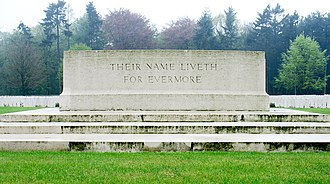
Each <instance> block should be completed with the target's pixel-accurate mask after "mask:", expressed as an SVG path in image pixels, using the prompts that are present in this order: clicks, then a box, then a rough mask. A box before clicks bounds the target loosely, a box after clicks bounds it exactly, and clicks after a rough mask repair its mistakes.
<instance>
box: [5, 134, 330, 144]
mask: <svg viewBox="0 0 330 184" xmlns="http://www.w3.org/2000/svg"><path fill="white" fill-rule="evenodd" d="M43 141H44V142H65V141H70V142H288V143H289V142H290V143H330V135H329V134H161V135H160V134H0V142H43Z"/></svg>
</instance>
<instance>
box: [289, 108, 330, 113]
mask: <svg viewBox="0 0 330 184" xmlns="http://www.w3.org/2000/svg"><path fill="white" fill-rule="evenodd" d="M292 109H294V110H299V111H305V112H312V113H319V114H330V108H292Z"/></svg>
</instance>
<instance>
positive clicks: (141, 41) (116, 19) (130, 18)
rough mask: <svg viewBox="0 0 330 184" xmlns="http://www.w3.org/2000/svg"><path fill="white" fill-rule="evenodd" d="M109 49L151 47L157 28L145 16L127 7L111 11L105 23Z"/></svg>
mask: <svg viewBox="0 0 330 184" xmlns="http://www.w3.org/2000/svg"><path fill="white" fill-rule="evenodd" d="M102 28H103V32H104V35H105V40H106V41H107V48H108V49H150V48H152V47H153V44H154V36H155V33H156V30H155V29H153V28H152V26H151V24H150V22H149V20H148V19H146V18H145V17H144V16H142V15H140V14H137V13H132V12H131V11H130V10H127V9H120V10H118V11H113V12H110V13H109V14H108V15H106V16H105V19H104V22H103V25H102Z"/></svg>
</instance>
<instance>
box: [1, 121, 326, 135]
mask: <svg viewBox="0 0 330 184" xmlns="http://www.w3.org/2000/svg"><path fill="white" fill-rule="evenodd" d="M230 133H247V134H330V123H310V122H212V123H210V122H208V123H207V122H189V123H188V122H166V123H164V122H93V123H90V122H88V123H82V122H53V123H47V122H46V123H34V122H32V123H31V122H30V123H28V122H25V123H19V122H15V123H14V122H10V123H8V122H2V123H0V134H230Z"/></svg>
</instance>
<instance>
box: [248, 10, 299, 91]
mask: <svg viewBox="0 0 330 184" xmlns="http://www.w3.org/2000/svg"><path fill="white" fill-rule="evenodd" d="M296 17H297V16H292V17H290V15H288V14H285V13H284V9H283V8H281V6H280V5H279V4H277V5H276V6H275V7H274V8H271V6H270V5H268V6H267V7H266V8H265V9H264V10H263V12H262V13H258V18H257V20H256V21H255V22H254V23H253V26H252V28H251V29H250V31H249V33H248V34H247V38H246V47H247V49H249V50H261V51H265V53H266V61H267V62H266V82H267V85H266V86H267V89H266V90H267V92H268V93H269V94H277V93H278V91H276V90H277V88H275V86H274V84H275V77H276V76H277V75H278V68H279V67H280V65H281V53H283V52H285V51H286V50H287V49H288V47H289V43H290V42H289V38H290V37H292V33H290V30H293V29H289V28H290V26H294V25H296V22H295V21H298V20H295V19H293V18H296ZM290 18H292V20H290ZM288 23H290V24H288ZM292 28H294V27H292ZM290 34H291V35H290ZM288 35H289V36H288ZM295 36H296V35H294V37H295Z"/></svg>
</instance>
